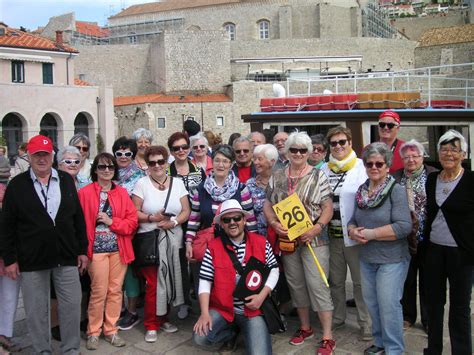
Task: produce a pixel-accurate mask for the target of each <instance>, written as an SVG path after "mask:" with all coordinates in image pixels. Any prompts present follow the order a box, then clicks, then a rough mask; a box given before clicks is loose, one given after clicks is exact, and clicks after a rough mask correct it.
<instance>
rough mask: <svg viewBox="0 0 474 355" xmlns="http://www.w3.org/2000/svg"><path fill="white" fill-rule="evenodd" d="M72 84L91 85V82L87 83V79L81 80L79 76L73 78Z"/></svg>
mask: <svg viewBox="0 0 474 355" xmlns="http://www.w3.org/2000/svg"><path fill="white" fill-rule="evenodd" d="M74 85H76V86H92V84H89V83H88V82H87V81H84V80H81V79H79V78H74Z"/></svg>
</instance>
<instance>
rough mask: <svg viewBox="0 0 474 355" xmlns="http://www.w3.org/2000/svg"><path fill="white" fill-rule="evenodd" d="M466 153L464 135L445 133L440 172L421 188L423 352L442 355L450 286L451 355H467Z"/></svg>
mask: <svg viewBox="0 0 474 355" xmlns="http://www.w3.org/2000/svg"><path fill="white" fill-rule="evenodd" d="M467 151H468V148H467V143H466V140H465V138H464V137H463V135H462V134H461V133H459V132H457V131H455V130H449V131H447V132H446V133H445V134H443V135H442V136H441V138H440V139H439V142H438V153H439V161H440V163H441V167H442V168H443V169H442V170H441V171H440V172H435V173H431V174H430V175H429V176H428V180H427V182H426V195H427V202H428V203H427V217H426V227H425V231H426V233H425V236H426V237H427V239H428V241H429V244H428V248H427V251H426V263H425V267H426V270H427V272H426V275H425V276H426V279H425V282H426V293H427V295H429V299H428V315H429V316H428V348H427V349H425V351H424V353H425V354H441V352H442V351H443V314H444V305H445V303H446V281H449V303H450V306H449V334H450V339H451V353H452V354H463V355H467V354H472V342H471V336H472V334H471V308H470V301H471V292H472V291H471V290H472V284H471V282H472V264H473V262H474V239H473V237H472V236H473V235H474V173H473V172H472V171H467V170H464V168H463V167H462V166H461V163H462V161H463V159H464V158H465V157H466V154H467Z"/></svg>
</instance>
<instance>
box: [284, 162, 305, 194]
mask: <svg viewBox="0 0 474 355" xmlns="http://www.w3.org/2000/svg"><path fill="white" fill-rule="evenodd" d="M307 166H308V164H305V165H304V168H303V169H301V171H300V172H299V174H298V176H297V177H293V176H291V175H290V171H291V165H290V166H289V167H288V195H291V194H292V193H293V192H294V191H295V189H296V185H297V184H298V181H299V179H300V177H301V175H303V172H304V171H305V170H306V168H307Z"/></svg>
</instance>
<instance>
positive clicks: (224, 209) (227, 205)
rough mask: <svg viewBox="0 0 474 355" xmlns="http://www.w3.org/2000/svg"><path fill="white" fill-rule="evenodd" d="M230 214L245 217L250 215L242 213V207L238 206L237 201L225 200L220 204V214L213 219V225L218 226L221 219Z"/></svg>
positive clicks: (245, 212)
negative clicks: (240, 214)
mask: <svg viewBox="0 0 474 355" xmlns="http://www.w3.org/2000/svg"><path fill="white" fill-rule="evenodd" d="M231 212H240V213H242V214H244V215H246V216H248V215H249V214H250V213H248V212H247V211H244V210H243V208H242V206H241V205H240V203H239V201H237V200H226V201H224V202H222V205H221V212H220V213H219V214H218V215H216V216H215V217H214V223H216V224H219V223H220V221H221V217H222V216H224V215H226V214H228V213H231Z"/></svg>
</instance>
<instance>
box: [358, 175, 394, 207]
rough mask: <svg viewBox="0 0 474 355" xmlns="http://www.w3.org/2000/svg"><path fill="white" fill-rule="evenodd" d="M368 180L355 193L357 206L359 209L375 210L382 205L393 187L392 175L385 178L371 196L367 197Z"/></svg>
mask: <svg viewBox="0 0 474 355" xmlns="http://www.w3.org/2000/svg"><path fill="white" fill-rule="evenodd" d="M369 181H370V180H369V179H367V181H366V182H364V183H363V184H362V185H360V186H359V189H358V190H357V193H356V201H357V205H358V206H359V208H360V209H363V210H366V209H368V208H376V207H379V206H380V205H382V204H383V203H384V201H385V199H386V198H387V197H388V195H389V194H390V192H391V191H392V188H393V186H394V185H395V179H394V178H393V176H392V175H389V176H387V177H386V178H385V181H384V182H383V183H381V184H380V185H378V186H377V188H376V189H375V191H374V192H373V194H372V195H371V196H369Z"/></svg>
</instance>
